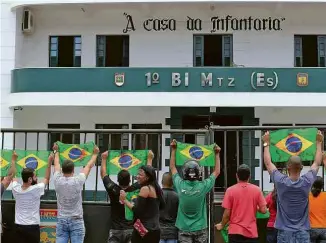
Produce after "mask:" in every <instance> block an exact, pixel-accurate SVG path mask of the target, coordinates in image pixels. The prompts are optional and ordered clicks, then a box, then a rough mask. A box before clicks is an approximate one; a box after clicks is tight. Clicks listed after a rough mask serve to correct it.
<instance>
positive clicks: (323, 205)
mask: <svg viewBox="0 0 326 243" xmlns="http://www.w3.org/2000/svg"><path fill="white" fill-rule="evenodd" d="M323 188H324V179H323V178H322V177H320V176H318V177H317V180H316V181H315V182H314V184H312V187H311V193H310V195H309V219H310V227H311V230H310V240H311V243H326V193H325V192H322V191H323Z"/></svg>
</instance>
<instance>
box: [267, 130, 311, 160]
mask: <svg viewBox="0 0 326 243" xmlns="http://www.w3.org/2000/svg"><path fill="white" fill-rule="evenodd" d="M316 137H317V128H305V129H281V130H278V131H273V132H270V143H271V144H270V153H271V157H272V161H273V162H286V161H288V160H289V158H290V157H291V156H293V155H297V156H300V158H301V159H302V161H311V160H314V158H315V153H316Z"/></svg>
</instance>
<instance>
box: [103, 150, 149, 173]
mask: <svg viewBox="0 0 326 243" xmlns="http://www.w3.org/2000/svg"><path fill="white" fill-rule="evenodd" d="M147 156H148V150H110V153H109V157H108V160H107V173H108V174H109V175H117V174H118V173H119V171H120V170H128V171H129V173H130V174H131V175H136V174H137V173H138V169H139V168H140V167H141V166H142V165H146V163H147Z"/></svg>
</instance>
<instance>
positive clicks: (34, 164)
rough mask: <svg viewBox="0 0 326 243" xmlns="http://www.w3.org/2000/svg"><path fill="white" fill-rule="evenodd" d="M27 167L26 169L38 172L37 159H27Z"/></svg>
mask: <svg viewBox="0 0 326 243" xmlns="http://www.w3.org/2000/svg"><path fill="white" fill-rule="evenodd" d="M25 166H26V168H30V169H33V170H36V168H37V166H38V161H37V158H35V157H32V156H31V157H28V158H26V159H25Z"/></svg>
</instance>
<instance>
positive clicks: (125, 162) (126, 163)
mask: <svg viewBox="0 0 326 243" xmlns="http://www.w3.org/2000/svg"><path fill="white" fill-rule="evenodd" d="M131 164H132V158H131V156H130V155H122V156H121V157H120V158H119V165H120V166H121V167H122V168H129V167H130V165H131Z"/></svg>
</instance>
